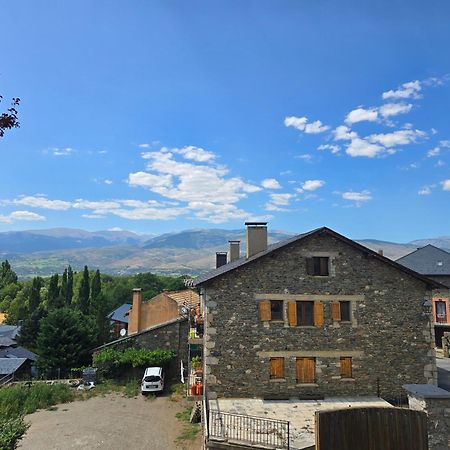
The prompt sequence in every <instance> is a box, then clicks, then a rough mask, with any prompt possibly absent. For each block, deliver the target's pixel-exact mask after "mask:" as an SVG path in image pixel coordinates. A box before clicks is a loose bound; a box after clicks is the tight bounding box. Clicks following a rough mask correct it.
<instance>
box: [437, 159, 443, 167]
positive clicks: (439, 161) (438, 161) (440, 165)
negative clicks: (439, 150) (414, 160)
mask: <svg viewBox="0 0 450 450" xmlns="http://www.w3.org/2000/svg"><path fill="white" fill-rule="evenodd" d="M444 166H445V162H444V161H442V159H438V160H437V162H436V164H435V165H434V167H444Z"/></svg>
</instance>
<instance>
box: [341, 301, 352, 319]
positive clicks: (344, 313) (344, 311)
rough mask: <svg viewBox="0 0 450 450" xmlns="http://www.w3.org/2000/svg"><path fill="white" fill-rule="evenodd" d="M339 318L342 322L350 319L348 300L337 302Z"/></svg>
mask: <svg viewBox="0 0 450 450" xmlns="http://www.w3.org/2000/svg"><path fill="white" fill-rule="evenodd" d="M339 307H340V312H341V320H342V321H343V322H350V321H351V320H352V317H351V312H350V302H339Z"/></svg>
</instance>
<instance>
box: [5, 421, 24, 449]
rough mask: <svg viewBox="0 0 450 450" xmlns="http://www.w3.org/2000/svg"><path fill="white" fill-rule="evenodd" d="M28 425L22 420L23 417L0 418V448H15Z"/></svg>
mask: <svg viewBox="0 0 450 450" xmlns="http://www.w3.org/2000/svg"><path fill="white" fill-rule="evenodd" d="M29 426H30V425H28V424H26V423H25V422H24V420H23V417H15V418H13V419H7V418H3V419H2V418H0V449H2V450H14V449H15V448H17V444H18V441H19V440H20V439H21V438H22V436H23V435H24V434H25V432H26V431H27V429H28V427H29Z"/></svg>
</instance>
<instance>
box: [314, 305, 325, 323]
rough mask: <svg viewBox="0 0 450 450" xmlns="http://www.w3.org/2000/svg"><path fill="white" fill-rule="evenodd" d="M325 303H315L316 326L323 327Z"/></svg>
mask: <svg viewBox="0 0 450 450" xmlns="http://www.w3.org/2000/svg"><path fill="white" fill-rule="evenodd" d="M323 323H324V319H323V303H320V302H314V326H316V327H323Z"/></svg>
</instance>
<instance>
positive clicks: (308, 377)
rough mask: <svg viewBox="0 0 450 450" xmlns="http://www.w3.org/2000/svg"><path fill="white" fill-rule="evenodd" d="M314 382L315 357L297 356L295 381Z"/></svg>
mask: <svg viewBox="0 0 450 450" xmlns="http://www.w3.org/2000/svg"><path fill="white" fill-rule="evenodd" d="M315 382H316V358H297V383H315Z"/></svg>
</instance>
